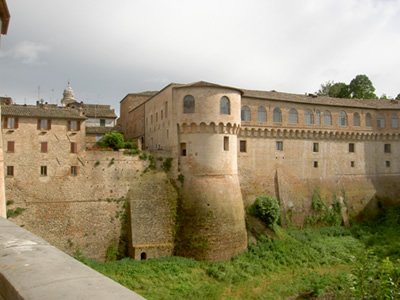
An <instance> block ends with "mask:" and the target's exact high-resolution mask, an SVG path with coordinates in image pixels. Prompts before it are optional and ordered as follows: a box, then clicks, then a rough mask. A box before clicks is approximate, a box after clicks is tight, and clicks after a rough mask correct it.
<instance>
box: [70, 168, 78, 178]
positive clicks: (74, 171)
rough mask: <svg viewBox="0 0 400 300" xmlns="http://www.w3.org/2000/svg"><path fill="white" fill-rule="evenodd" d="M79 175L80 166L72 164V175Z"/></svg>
mask: <svg viewBox="0 0 400 300" xmlns="http://www.w3.org/2000/svg"><path fill="white" fill-rule="evenodd" d="M77 175H78V166H71V176H77Z"/></svg>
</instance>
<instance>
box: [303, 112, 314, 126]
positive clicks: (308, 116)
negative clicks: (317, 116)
mask: <svg viewBox="0 0 400 300" xmlns="http://www.w3.org/2000/svg"><path fill="white" fill-rule="evenodd" d="M304 124H314V114H313V112H312V111H311V110H309V109H307V110H306V111H305V112H304Z"/></svg>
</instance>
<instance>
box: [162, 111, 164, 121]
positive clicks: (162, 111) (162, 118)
mask: <svg viewBox="0 0 400 300" xmlns="http://www.w3.org/2000/svg"><path fill="white" fill-rule="evenodd" d="M163 118H164V111H163V110H161V120H162V119H163Z"/></svg>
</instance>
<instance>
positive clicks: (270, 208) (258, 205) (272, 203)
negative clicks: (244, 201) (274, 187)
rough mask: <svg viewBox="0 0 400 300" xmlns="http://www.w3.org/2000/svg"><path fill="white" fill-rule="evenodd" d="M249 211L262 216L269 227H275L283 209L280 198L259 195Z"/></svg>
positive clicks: (259, 216) (262, 219)
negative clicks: (280, 205)
mask: <svg viewBox="0 0 400 300" xmlns="http://www.w3.org/2000/svg"><path fill="white" fill-rule="evenodd" d="M248 213H250V214H252V215H254V216H256V217H258V218H260V220H261V221H263V222H264V223H265V225H267V226H268V227H271V228H272V227H274V225H276V224H277V223H278V221H279V219H280V216H281V209H280V207H279V203H278V200H276V199H275V198H274V197H271V196H259V197H257V198H256V200H255V201H254V203H253V204H252V205H251V206H249V208H248Z"/></svg>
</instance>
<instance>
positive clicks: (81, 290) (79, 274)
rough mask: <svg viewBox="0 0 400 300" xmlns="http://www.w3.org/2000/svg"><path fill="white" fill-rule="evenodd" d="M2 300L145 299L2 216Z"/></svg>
mask: <svg viewBox="0 0 400 300" xmlns="http://www.w3.org/2000/svg"><path fill="white" fill-rule="evenodd" d="M0 299H32V300H39V299H40V300H42V299H59V300H65V299H96V300H99V299H100V300H101V299H104V300H106V299H107V300H108V299H144V298H143V297H141V296H139V295H138V294H136V293H134V292H132V291H130V290H128V289H127V288H125V287H123V286H122V285H120V284H118V283H116V282H114V281H112V280H111V279H109V278H107V277H105V276H103V275H101V274H100V273H98V272H96V271H94V270H92V269H91V268H89V267H87V266H85V265H84V264H82V263H80V262H78V261H77V260H75V259H73V258H72V257H70V256H68V255H67V254H65V253H64V252H62V251H60V250H58V249H57V248H55V247H53V246H51V245H50V244H48V243H47V242H45V241H44V240H42V239H41V238H39V237H37V236H35V235H34V234H32V233H30V232H28V231H26V230H25V229H23V228H21V227H19V226H17V225H15V224H13V223H11V222H10V221H8V220H6V219H4V218H2V217H0Z"/></svg>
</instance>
